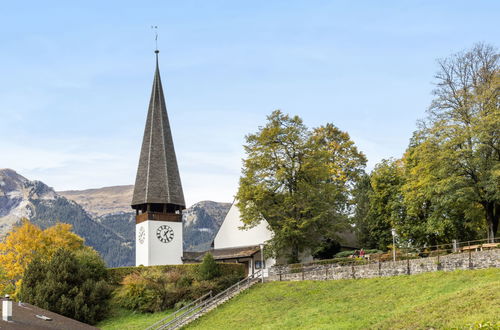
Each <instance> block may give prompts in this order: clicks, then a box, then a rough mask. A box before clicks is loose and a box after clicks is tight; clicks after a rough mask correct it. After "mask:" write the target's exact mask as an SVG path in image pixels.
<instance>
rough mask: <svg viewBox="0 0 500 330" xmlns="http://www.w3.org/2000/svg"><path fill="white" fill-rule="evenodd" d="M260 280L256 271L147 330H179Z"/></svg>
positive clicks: (198, 300)
mask: <svg viewBox="0 0 500 330" xmlns="http://www.w3.org/2000/svg"><path fill="white" fill-rule="evenodd" d="M261 280H262V272H261V271H258V272H256V273H254V274H252V275H250V276H248V277H247V278H245V279H243V280H241V281H239V282H238V283H236V284H233V285H232V286H231V287H229V288H227V289H226V290H224V291H222V292H220V293H218V294H217V295H215V296H212V292H210V293H208V294H206V295H204V296H202V297H200V298H198V299H197V300H195V301H194V302H192V303H191V304H189V305H187V306H184V307H183V308H181V309H179V310H177V311H175V312H174V313H172V314H170V315H169V316H167V317H165V318H164V319H162V320H160V321H158V322H156V323H155V324H153V325H151V326H150V327H149V328H147V330H153V329H154V330H159V329H180V328H182V327H183V326H185V325H187V324H189V323H191V322H192V321H194V320H196V319H198V318H199V317H201V316H202V315H204V314H206V313H208V312H210V311H211V310H213V309H215V308H217V307H218V306H220V305H222V304H224V303H225V302H226V301H228V300H230V299H231V298H233V297H235V296H237V295H238V294H239V293H240V292H243V291H245V290H247V289H249V288H250V287H252V286H253V285H254V284H256V283H258V282H260V281H261Z"/></svg>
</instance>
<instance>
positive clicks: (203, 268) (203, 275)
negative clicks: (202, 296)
mask: <svg viewBox="0 0 500 330" xmlns="http://www.w3.org/2000/svg"><path fill="white" fill-rule="evenodd" d="M219 275H220V270H219V265H217V263H216V262H215V259H214V257H213V256H212V254H211V253H206V254H205V255H204V256H203V262H202V263H201V264H200V265H199V266H198V276H199V278H200V279H201V280H211V279H213V278H215V277H217V276H219Z"/></svg>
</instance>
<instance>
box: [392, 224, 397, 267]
mask: <svg viewBox="0 0 500 330" xmlns="http://www.w3.org/2000/svg"><path fill="white" fill-rule="evenodd" d="M391 234H392V261H394V262H395V261H396V229H394V228H392V229H391Z"/></svg>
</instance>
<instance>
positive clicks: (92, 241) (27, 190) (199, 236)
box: [0, 169, 231, 266]
mask: <svg viewBox="0 0 500 330" xmlns="http://www.w3.org/2000/svg"><path fill="white" fill-rule="evenodd" d="M132 192H133V186H132V185H128V186H114V187H104V188H99V189H87V190H72V191H63V192H56V191H54V190H53V189H52V188H50V187H49V186H47V185H46V184H44V183H43V182H41V181H30V180H28V179H26V178H25V177H23V176H21V175H20V174H18V173H16V172H15V171H14V170H11V169H0V236H4V235H5V234H6V233H7V232H8V231H10V230H11V229H12V226H13V225H14V224H16V223H17V222H18V221H19V220H20V219H21V218H27V219H29V220H30V221H31V222H33V223H35V224H37V225H39V226H41V227H42V228H46V227H49V226H51V225H53V224H55V223H56V222H58V221H60V222H65V223H70V224H72V225H73V228H74V231H75V233H77V234H78V235H80V236H82V237H83V238H85V242H86V244H87V245H90V246H92V247H94V248H95V249H96V250H97V251H99V252H100V253H101V255H102V256H103V258H104V259H105V260H106V262H107V264H108V265H109V266H127V265H133V264H134V263H135V217H134V213H133V212H132V210H131V209H130V201H131V199H132ZM230 206H231V204H230V203H217V202H212V201H202V202H198V203H196V204H194V205H192V206H191V207H189V208H188V209H186V210H185V211H184V213H183V217H184V218H183V219H184V250H186V251H205V250H207V249H209V248H210V244H211V242H212V240H213V239H214V237H215V234H216V233H217V231H218V230H219V227H220V225H221V224H222V221H223V220H224V217H225V215H226V213H227V212H228V210H229V208H230Z"/></svg>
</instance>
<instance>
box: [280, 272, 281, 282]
mask: <svg viewBox="0 0 500 330" xmlns="http://www.w3.org/2000/svg"><path fill="white" fill-rule="evenodd" d="M280 282H281V270H280Z"/></svg>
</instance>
